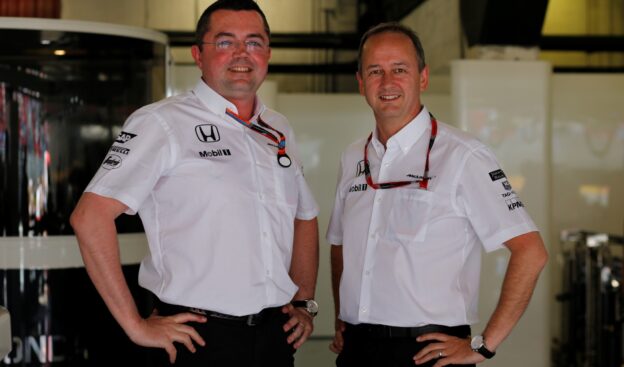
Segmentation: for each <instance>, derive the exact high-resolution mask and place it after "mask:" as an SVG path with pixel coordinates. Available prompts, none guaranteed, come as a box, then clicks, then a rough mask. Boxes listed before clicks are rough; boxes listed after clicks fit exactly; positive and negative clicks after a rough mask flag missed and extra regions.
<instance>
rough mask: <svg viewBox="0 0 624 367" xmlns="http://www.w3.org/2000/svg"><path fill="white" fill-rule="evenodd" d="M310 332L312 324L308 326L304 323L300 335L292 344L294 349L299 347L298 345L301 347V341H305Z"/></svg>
mask: <svg viewBox="0 0 624 367" xmlns="http://www.w3.org/2000/svg"><path fill="white" fill-rule="evenodd" d="M310 334H312V326H311V325H310V327H307V326H305V325H304V326H303V332H302V333H301V336H300V337H299V339H297V342H296V343H295V345H294V347H295V349H299V347H301V346H302V345H303V343H305V342H306V340H308V337H309V336H310Z"/></svg>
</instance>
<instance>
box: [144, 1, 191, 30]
mask: <svg viewBox="0 0 624 367" xmlns="http://www.w3.org/2000/svg"><path fill="white" fill-rule="evenodd" d="M146 1H147V3H146V5H147V10H146V15H145V17H146V24H145V26H146V27H148V28H153V29H158V30H175V31H193V30H195V22H197V18H198V17H199V15H196V14H195V10H196V6H195V3H196V1H195V0H146ZM200 14H201V13H200Z"/></svg>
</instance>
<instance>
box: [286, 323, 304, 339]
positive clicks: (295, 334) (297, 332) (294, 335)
mask: <svg viewBox="0 0 624 367" xmlns="http://www.w3.org/2000/svg"><path fill="white" fill-rule="evenodd" d="M302 334H303V326H302V325H301V324H297V325H296V326H295V328H294V329H292V331H291V333H290V335H288V338H286V341H287V342H288V344H292V343H293V342H294V341H295V340H297V339H299V337H301V335H302Z"/></svg>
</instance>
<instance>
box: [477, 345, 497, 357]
mask: <svg viewBox="0 0 624 367" xmlns="http://www.w3.org/2000/svg"><path fill="white" fill-rule="evenodd" d="M477 353H479V354H481V355H482V356H484V357H485V358H487V359H491V358H492V357H494V356H495V355H496V352H492V351H491V350H489V349H487V348H486V347H485V345H482V346H481V348H479V349H477Z"/></svg>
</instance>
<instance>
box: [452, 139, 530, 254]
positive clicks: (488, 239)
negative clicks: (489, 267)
mask: <svg viewBox="0 0 624 367" xmlns="http://www.w3.org/2000/svg"><path fill="white" fill-rule="evenodd" d="M456 200H457V204H458V207H459V208H460V210H462V211H463V212H464V214H465V215H466V216H467V218H468V220H469V221H470V223H471V225H472V227H473V229H474V231H475V232H476V234H477V236H478V237H479V239H480V240H481V242H482V243H483V246H484V248H485V250H486V251H488V252H489V251H493V250H496V249H498V248H501V247H502V246H503V244H504V242H506V241H508V240H510V239H512V238H514V237H516V236H519V235H521V234H525V233H528V232H533V231H536V230H537V229H536V227H535V224H534V223H533V221H532V220H531V218H530V216H529V214H528V213H527V211H526V208H525V207H524V204H523V203H522V201H521V200H520V197H518V195H517V193H516V192H515V191H514V190H513V188H512V187H511V183H510V182H509V180H508V178H507V176H506V175H505V173H504V172H503V170H502V169H501V167H500V165H499V163H498V162H497V161H496V158H495V157H494V154H493V153H492V152H491V151H490V150H489V149H488V148H487V147H480V148H478V149H475V150H473V151H472V152H470V153H469V154H468V155H467V158H466V161H465V165H464V167H463V169H462V170H461V173H460V175H459V176H458V185H457V198H456Z"/></svg>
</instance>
